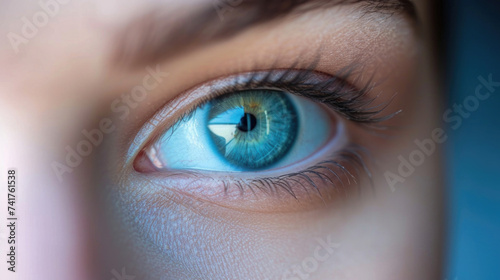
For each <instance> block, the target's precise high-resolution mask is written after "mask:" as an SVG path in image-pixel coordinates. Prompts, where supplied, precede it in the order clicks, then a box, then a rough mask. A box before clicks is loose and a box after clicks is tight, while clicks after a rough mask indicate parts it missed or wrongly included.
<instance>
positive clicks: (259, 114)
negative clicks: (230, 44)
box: [146, 90, 342, 172]
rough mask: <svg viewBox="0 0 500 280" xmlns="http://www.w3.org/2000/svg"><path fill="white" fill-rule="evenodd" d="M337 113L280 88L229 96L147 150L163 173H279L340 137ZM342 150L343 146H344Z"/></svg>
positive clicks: (205, 107) (199, 111) (189, 118)
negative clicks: (266, 171)
mask: <svg viewBox="0 0 500 280" xmlns="http://www.w3.org/2000/svg"><path fill="white" fill-rule="evenodd" d="M339 125H340V123H339V122H338V121H337V120H336V118H334V117H333V115H332V112H331V110H329V109H327V108H326V107H324V106H322V105H320V104H318V103H316V102H313V101H311V100H309V99H307V98H304V97H297V96H295V95H293V94H289V93H286V92H283V91H277V90H247V91H240V92H236V93H232V94H226V95H223V96H221V97H218V98H215V99H213V100H211V101H209V102H208V103H206V104H204V105H203V106H201V107H199V108H198V109H196V110H195V111H193V113H191V114H190V115H189V116H187V117H186V118H183V119H181V120H179V121H178V122H177V123H176V124H175V125H174V126H172V127H171V128H170V129H169V130H168V131H167V132H165V133H164V135H162V136H161V138H160V139H159V140H158V141H157V142H156V143H155V144H154V145H152V146H151V147H150V148H149V149H147V150H146V154H147V156H148V158H149V160H150V162H151V163H152V164H153V165H154V166H155V167H156V168H157V169H192V170H207V171H225V172H243V171H257V170H268V169H276V168H281V167H284V166H288V165H291V164H294V163H297V162H299V161H301V160H303V159H305V158H308V157H310V156H312V155H314V154H315V152H317V151H318V150H320V148H322V147H323V146H324V145H325V144H326V143H328V142H331V141H329V140H332V137H334V138H341V136H342V135H338V133H335V132H338V128H339V127H338V126H339ZM340 148H341V147H340Z"/></svg>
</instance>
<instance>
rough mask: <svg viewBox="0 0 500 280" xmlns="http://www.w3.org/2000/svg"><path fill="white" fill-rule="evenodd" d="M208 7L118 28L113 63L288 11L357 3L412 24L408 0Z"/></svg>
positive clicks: (246, 0)
mask: <svg viewBox="0 0 500 280" xmlns="http://www.w3.org/2000/svg"><path fill="white" fill-rule="evenodd" d="M209 2H210V3H211V5H207V6H206V7H203V8H202V9H197V10H195V11H193V12H191V13H189V14H185V13H184V14H181V15H176V14H172V13H171V11H170V13H169V12H168V11H165V9H163V8H160V9H155V10H153V11H151V12H149V13H146V14H143V15H141V16H139V17H137V18H135V19H133V20H132V21H131V22H130V23H129V24H127V25H126V26H125V28H124V29H123V30H121V31H120V32H118V36H117V40H116V42H117V47H116V49H115V51H114V55H113V61H114V62H115V64H118V65H126V66H132V67H137V66H144V65H147V64H150V63H153V62H154V61H160V60H162V59H166V58H168V57H169V56H172V55H173V54H177V53H179V52H182V51H186V50H189V49H194V48H195V47H196V46H204V45H206V44H209V43H211V42H215V41H218V40H222V39H225V38H228V37H231V36H234V35H236V34H237V33H239V32H241V31H243V30H245V29H247V28H249V27H251V26H255V25H258V24H262V23H265V22H268V21H271V20H274V19H277V18H280V17H283V16H285V15H288V14H291V13H293V12H297V13H303V12H307V11H311V10H316V9H322V8H330V7H333V6H339V5H349V4H359V5H360V6H359V7H360V9H362V10H363V12H364V13H381V14H388V15H393V14H403V15H405V16H407V17H409V18H410V20H412V21H414V22H417V21H418V19H417V13H416V8H415V5H414V4H413V2H412V0H210V1H209Z"/></svg>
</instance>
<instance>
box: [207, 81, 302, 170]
mask: <svg viewBox="0 0 500 280" xmlns="http://www.w3.org/2000/svg"><path fill="white" fill-rule="evenodd" d="M209 106H210V107H209V111H208V118H207V127H208V130H209V134H210V137H211V139H212V142H213V145H214V146H215V147H216V150H217V151H218V152H219V154H220V156H221V157H223V159H224V160H226V161H228V162H230V163H231V164H233V165H235V166H239V167H241V168H245V169H263V168H266V167H269V166H271V165H273V164H275V163H277V162H278V161H279V160H280V159H282V158H283V157H284V156H285V155H286V154H287V153H288V151H289V150H290V149H291V147H292V146H293V145H294V143H295V141H296V138H297V132H298V130H299V122H298V117H297V110H296V109H295V106H294V104H293V103H292V101H291V100H290V98H289V97H288V95H287V94H286V93H284V92H281V91H275V90H248V91H241V92H237V93H233V94H230V95H225V96H222V97H219V98H216V99H214V100H212V101H211V102H210V103H209Z"/></svg>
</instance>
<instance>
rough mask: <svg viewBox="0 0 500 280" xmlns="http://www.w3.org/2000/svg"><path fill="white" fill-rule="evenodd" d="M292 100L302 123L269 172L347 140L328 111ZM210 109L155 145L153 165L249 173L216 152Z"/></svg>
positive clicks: (199, 111) (197, 113)
mask: <svg viewBox="0 0 500 280" xmlns="http://www.w3.org/2000/svg"><path fill="white" fill-rule="evenodd" d="M289 97H290V98H291V100H292V102H293V104H294V106H295V108H296V110H297V114H298V118H299V122H300V123H299V128H298V132H297V138H296V141H295V143H294V144H293V146H292V147H291V148H290V150H289V152H288V153H287V154H286V155H285V156H284V157H283V158H282V159H280V160H278V161H277V162H276V163H275V164H273V165H272V166H270V167H269V168H267V170H271V169H279V168H282V167H285V166H289V165H293V164H296V163H299V162H301V161H302V160H305V159H308V158H310V157H313V156H314V155H315V153H317V152H319V151H320V150H322V149H321V148H322V147H324V146H325V145H326V144H328V146H334V145H335V144H337V145H339V144H342V143H340V142H343V141H341V140H342V139H344V138H345V135H343V134H344V133H345V132H344V130H343V129H342V127H341V126H342V123H341V122H340V121H338V120H337V121H336V120H335V119H334V117H332V113H330V112H328V109H327V108H325V107H324V106H322V105H320V104H317V103H315V102H314V101H311V100H309V99H307V98H304V97H297V96H295V95H292V94H289ZM209 110H210V106H209V105H205V106H203V107H201V108H198V109H197V110H196V111H194V113H193V114H192V115H191V116H190V117H189V118H187V119H185V120H181V121H180V122H179V123H177V124H175V125H174V126H173V127H172V128H170V129H169V130H168V131H167V132H166V133H165V134H164V135H163V136H162V137H161V138H160V139H159V140H158V142H157V143H156V145H154V146H153V149H155V153H154V154H155V158H154V159H153V158H150V160H151V162H153V163H155V162H160V163H161V164H157V165H158V166H157V167H158V168H161V169H167V170H172V169H184V170H185V169H191V170H206V171H219V172H244V171H249V170H246V169H244V168H241V167H238V166H234V165H233V164H231V163H229V162H227V161H226V160H225V159H224V157H223V156H221V155H220V153H219V152H218V151H217V149H216V147H215V146H214V144H213V143H212V139H211V136H210V134H209V129H208V127H207V118H208V113H209ZM334 130H335V131H334ZM271 133H272V132H271ZM332 135H333V137H332ZM329 140H330V141H329ZM327 142H328V143H327ZM340 148H341V147H339V149H340ZM150 157H151V156H150ZM250 171H251V170H250Z"/></svg>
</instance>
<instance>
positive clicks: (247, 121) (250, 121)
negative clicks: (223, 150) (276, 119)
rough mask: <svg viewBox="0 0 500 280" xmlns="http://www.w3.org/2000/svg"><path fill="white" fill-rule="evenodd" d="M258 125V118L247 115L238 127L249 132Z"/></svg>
mask: <svg viewBox="0 0 500 280" xmlns="http://www.w3.org/2000/svg"><path fill="white" fill-rule="evenodd" d="M256 125H257V118H256V117H255V116H254V115H252V114H249V113H245V114H244V115H243V117H242V118H241V119H240V123H238V125H237V126H236V127H237V128H238V129H239V130H241V131H243V132H248V131H251V130H253V129H254V128H255V126H256Z"/></svg>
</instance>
